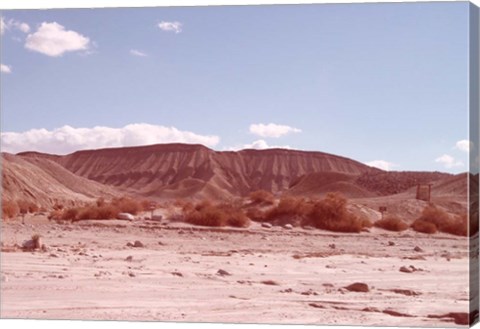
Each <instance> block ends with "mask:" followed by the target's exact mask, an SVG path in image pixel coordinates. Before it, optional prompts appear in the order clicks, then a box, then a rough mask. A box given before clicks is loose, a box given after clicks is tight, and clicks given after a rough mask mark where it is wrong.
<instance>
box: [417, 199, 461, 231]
mask: <svg viewBox="0 0 480 329" xmlns="http://www.w3.org/2000/svg"><path fill="white" fill-rule="evenodd" d="M467 217H468V216H466V215H465V216H457V217H455V218H452V217H451V216H450V215H448V214H447V213H446V212H445V211H443V210H442V209H439V208H437V207H435V206H434V205H433V204H430V205H428V206H426V207H425V209H423V212H422V214H421V215H420V217H419V218H418V219H417V220H415V222H414V223H413V224H412V228H413V229H414V230H415V231H418V232H423V233H435V232H436V231H440V232H444V233H449V234H453V235H459V236H467V235H468V220H467ZM417 222H418V223H417ZM425 222H426V223H430V224H432V225H433V226H435V229H433V228H432V227H431V226H432V225H427V224H425ZM416 223H417V224H416ZM421 230H423V231H421Z"/></svg>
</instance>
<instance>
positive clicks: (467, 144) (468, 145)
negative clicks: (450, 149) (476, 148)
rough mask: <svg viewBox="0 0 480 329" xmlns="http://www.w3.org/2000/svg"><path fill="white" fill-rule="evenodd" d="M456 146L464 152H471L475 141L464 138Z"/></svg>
mask: <svg viewBox="0 0 480 329" xmlns="http://www.w3.org/2000/svg"><path fill="white" fill-rule="evenodd" d="M455 147H456V148H457V149H459V150H460V151H463V152H467V153H468V152H469V151H470V150H471V149H472V148H473V143H472V142H471V141H469V140H466V139H462V140H461V141H458V142H457V143H456V144H455Z"/></svg>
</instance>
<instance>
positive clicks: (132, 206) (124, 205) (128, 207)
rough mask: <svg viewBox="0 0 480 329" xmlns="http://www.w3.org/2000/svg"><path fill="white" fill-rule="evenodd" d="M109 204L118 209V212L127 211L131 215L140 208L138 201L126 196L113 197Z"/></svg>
mask: <svg viewBox="0 0 480 329" xmlns="http://www.w3.org/2000/svg"><path fill="white" fill-rule="evenodd" d="M111 205H113V206H115V207H116V208H117V209H118V212H127V213H129V214H132V215H136V214H137V213H138V212H139V211H141V210H142V206H141V205H140V203H139V202H137V201H136V200H134V199H131V198H128V197H122V198H119V199H117V198H115V199H113V200H112V202H111Z"/></svg>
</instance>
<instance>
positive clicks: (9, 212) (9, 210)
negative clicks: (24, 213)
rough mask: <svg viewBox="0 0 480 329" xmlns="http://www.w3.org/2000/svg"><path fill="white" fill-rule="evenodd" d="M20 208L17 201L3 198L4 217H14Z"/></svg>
mask: <svg viewBox="0 0 480 329" xmlns="http://www.w3.org/2000/svg"><path fill="white" fill-rule="evenodd" d="M19 211H20V209H19V208H18V205H17V203H16V202H15V201H9V200H5V199H3V200H2V218H14V217H16V216H17V215H18V213H19Z"/></svg>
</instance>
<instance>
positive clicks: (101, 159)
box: [0, 145, 478, 327]
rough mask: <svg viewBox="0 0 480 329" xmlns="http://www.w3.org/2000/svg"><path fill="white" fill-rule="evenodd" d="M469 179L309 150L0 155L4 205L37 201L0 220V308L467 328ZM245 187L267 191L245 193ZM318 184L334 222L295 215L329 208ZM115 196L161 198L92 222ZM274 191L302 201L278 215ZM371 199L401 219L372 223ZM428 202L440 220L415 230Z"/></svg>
mask: <svg viewBox="0 0 480 329" xmlns="http://www.w3.org/2000/svg"><path fill="white" fill-rule="evenodd" d="M132 159H134V160H132ZM467 177H468V176H467V175H466V174H459V175H452V174H444V173H437V172H433V173H428V172H417V173H415V172H413V173H412V172H384V171H382V170H378V169H375V168H370V167H368V166H365V165H363V164H360V163H358V162H356V161H354V160H350V159H346V158H342V157H338V156H334V155H329V154H325V153H319V152H299V151H286V150H269V151H262V152H260V151H252V150H250V151H248V150H247V151H241V152H214V151H211V150H208V149H206V148H203V147H198V146H186V145H157V146H148V147H140V148H127V149H106V150H95V151H82V152H76V153H74V154H71V155H68V156H64V157H62V156H54V155H46V154H38V153H26V154H18V155H11V154H4V155H3V194H2V198H3V200H4V204H6V203H5V201H6V202H10V203H12V202H15V200H19V199H27V200H28V202H29V203H30V204H31V203H32V202H37V203H40V205H41V206H42V207H41V208H44V209H41V208H40V209H36V210H35V211H32V212H24V213H23V218H22V215H16V216H11V218H5V217H4V218H2V223H1V305H0V306H1V308H0V310H1V317H2V318H22V319H82V320H134V321H186V322H222V323H260V324H270V323H274V324H317V325H328V324H337V325H372V326H374V325H382V326H384V325H388V326H426V327H433V326H440V327H458V326H466V325H468V324H469V323H470V321H471V318H470V317H471V316H475V314H476V313H471V312H472V311H471V310H470V305H471V304H472V301H473V303H475V300H477V299H476V298H477V296H476V295H475V291H469V289H470V282H471V280H472V278H473V280H475V277H474V275H475V273H477V274H478V270H477V271H476V270H475V269H472V268H471V267H470V266H471V265H472V264H473V265H474V264H477V265H478V251H477V250H478V245H477V243H478V233H475V235H472V237H471V238H470V239H469V238H468V237H467V236H465V234H466V233H467V228H466V225H467V222H466V221H465V218H466V217H465V214H466V213H467V211H468V197H467V196H468V188H467V186H468V184H467ZM420 183H423V184H431V195H429V197H431V200H430V201H425V200H419V199H418V198H417V197H416V190H417V185H418V184H420ZM427 186H428V185H427ZM476 186H478V185H476ZM256 190H262V191H263V192H262V193H265V192H266V193H267V195H269V196H270V198H272V197H273V196H274V197H273V199H272V200H269V203H268V202H267V205H265V204H264V200H263V201H262V200H260V201H259V202H257V201H255V200H252V198H251V197H250V200H249V197H248V195H252V194H251V193H252V191H256ZM331 192H335V193H341V195H342V198H345V199H342V200H344V201H342V202H343V203H342V202H340V206H338V202H337V201H338V200H339V199H332V200H333V202H334V203H333V208H334V209H339V213H341V215H339V213H334V214H333V215H332V216H333V219H335V217H338V216H340V217H341V216H343V217H341V218H340V217H339V219H338V220H339V223H335V221H333V222H329V223H327V224H325V221H326V220H327V219H326V218H323V217H322V216H323V215H320V216H316V217H315V216H314V215H315V214H319V213H318V212H315V211H313V212H310V213H309V214H306V213H305V212H304V211H303V208H304V207H306V206H308V207H310V206H311V207H312V209H314V210H315V209H317V208H315V207H317V206H318V207H319V208H318V209H320V210H322V209H323V210H322V211H324V212H323V213H322V212H320V214H325V211H327V213H328V211H330V210H329V209H333V208H329V207H330V206H331V204H330V206H328V202H327V203H322V202H323V201H321V202H318V203H317V204H315V203H313V202H314V201H311V200H316V199H319V200H321V199H322V198H325V195H327V197H326V198H327V199H328V195H330V194H329V193H331ZM249 193H250V194H249ZM125 194H127V195H130V196H133V197H142V198H147V199H151V200H164V201H162V202H157V203H156V206H155V207H152V209H151V211H145V210H143V211H139V212H138V213H136V214H135V216H134V217H133V218H132V219H130V220H118V219H115V218H114V217H113V218H110V219H106V218H102V217H101V216H100V217H98V218H96V219H93V218H89V216H90V214H92V213H91V212H89V211H87V210H89V209H91V208H92V207H97V206H92V205H94V204H95V202H97V205H98V204H99V199H98V197H99V196H101V197H102V198H103V197H105V199H106V200H107V199H108V198H112V197H113V198H115V197H118V195H125ZM338 195H340V194H338ZM225 196H227V198H226V199H227V200H236V201H235V202H234V203H236V204H237V205H238V208H232V206H231V205H229V206H228V207H227V208H225V209H227V212H228V211H230V210H229V209H236V210H235V211H237V212H239V213H241V218H242V220H241V221H239V222H238V221H237V222H235V223H233V224H227V225H225V223H223V222H222V223H221V225H220V224H219V223H218V222H215V223H213V224H212V222H211V221H210V219H211V218H208V216H210V215H208V214H213V213H212V212H210V213H209V212H207V215H205V214H204V217H201V218H200V219H201V220H203V222H199V221H198V220H199V219H198V218H197V217H198V216H197V215H198V214H199V213H200V212H201V211H198V212H197V210H196V209H197V208H198V204H197V206H195V203H196V202H201V200H202V199H208V200H214V201H215V200H220V199H221V198H222V197H225ZM289 198H290V199H289ZM327 199H325V200H327ZM102 200H103V199H102ZM186 200H189V201H186ZM224 200H225V199H224ZM239 200H240V201H239ZM282 200H284V201H285V200H286V201H285V203H287V204H288V202H292V200H294V204H296V203H295V202H297V201H298V200H307V201H301V202H300V201H298V202H300V203H299V204H300V205H302V207H303V208H302V207H300V208H299V209H297V208H298V207H297V206H295V207H297V208H295V207H294V208H295V211H293V212H292V211H290V210H291V209H290V210H289V211H290V212H288V211H287V212H284V213H280V212H279V210H278V209H280V208H281V207H280V205H281V204H282V202H284V201H282ZM289 200H290V201H289ZM295 200H296V201H295ZM308 200H310V201H308ZM214 201H212V202H214ZM330 201H331V200H330ZM103 202H104V201H102V203H103ZM239 202H240V203H239ZM309 202H310V203H309ZM336 202H337V203H336ZM60 203H62V204H63V206H62V207H63V209H62V210H61V212H59V210H58V209H57V210H54V209H53V210H52V207H54V208H55V206H58V204H60ZM326 204H327V206H326ZM107 206H108V204H107ZM337 206H338V207H337ZM89 207H90V208H89ZM101 207H104V206H103V205H102V206H101ZM196 207H197V208H196ZM322 207H323V208H322ZM325 207H326V208H325ZM380 207H386V208H388V211H387V214H385V215H386V216H387V215H388V216H393V217H392V218H393V219H394V220H393V222H394V223H395V224H399V223H401V225H403V226H404V227H402V228H401V229H398V230H397V231H391V230H387V229H384V228H382V227H381V226H379V225H376V224H377V223H378V222H379V221H380V220H381V218H382V213H381V212H380V211H379V209H380ZM429 207H433V208H434V210H435V214H438V213H440V214H441V217H445V218H444V219H445V221H446V222H445V223H446V224H445V225H444V224H442V223H441V222H439V220H438V218H433V220H432V222H431V223H430V224H428V223H427V224H428V225H427V224H425V223H424V222H425V220H423V223H422V226H420V227H417V228H415V229H413V228H414V227H415V223H416V222H418V221H419V219H422V218H424V219H425V218H426V217H425V211H426V209H427V208H429ZM200 208H201V207H200ZM200 208H198V209H200ZM207 208H208V207H207ZM215 209H216V208H213V210H215ZM225 209H224V210H225ZM239 209H240V210H239ZM292 209H293V208H292ZM318 209H317V210H318ZM325 209H326V210H325ZM97 210H98V209H97ZM213 210H212V211H213ZM252 210H254V211H252ZM215 211H216V210H215ZM249 211H250V212H249ZM258 212H259V213H260V215H261V216H259V215H258ZM245 214H246V215H245ZM299 214H301V216H300V215H299ZM312 214H313V215H312ZM152 215H154V216H152ZM194 215H195V216H197V217H195V216H194ZM337 215H338V216H337ZM189 216H190V217H191V218H190V219H189ZM212 216H213V215H212ZM239 216H240V215H239ZM246 216H248V217H249V218H247V217H246ZM257 216H259V217H258V218H256V217H257ZM265 216H266V217H265ZM302 216H303V217H302ZM305 216H306V217H305ZM309 216H310V217H309ZM476 216H478V213H477V214H476ZM213 217H215V216H213ZM49 218H50V219H49ZM305 218H307V219H308V218H310V219H312V218H313V219H315V220H317V222H308V221H307V222H305ZM364 219H366V222H368V225H367V224H365V223H366V222H365V221H364ZM427 219H428V218H427ZM429 220H430V219H429ZM442 220H443V219H442ZM342 221H345V222H342ZM420 222H422V221H420ZM195 223H197V225H194V224H195ZM332 223H333V224H332ZM345 223H347V224H345ZM198 224H202V225H198ZM207 224H208V225H207ZM307 224H308V225H307ZM337 224H341V225H340V226H336V225H337ZM353 224H355V225H357V224H358V225H359V226H358V227H354V228H353V229H351V228H352V227H353V226H352V225H353ZM447 224H448V225H447ZM325 225H326V226H325ZM332 225H333V226H332ZM345 225H346V226H345ZM425 225H426V226H425ZM442 225H443V226H444V227H443V228H442ZM437 226H438V230H437ZM395 227H396V226H395ZM432 227H434V231H431V230H430V229H431V228H432ZM426 228H427V229H426ZM350 229H351V231H350ZM422 231H423V232H422ZM451 233H454V234H451ZM472 233H473V232H472ZM33 237H35V238H36V239H39V240H37V241H38V248H31V245H30V247H29V240H30V239H31V238H32V240H34V239H33ZM40 241H41V242H40ZM477 281H478V279H477ZM477 304H478V302H477Z"/></svg>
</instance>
